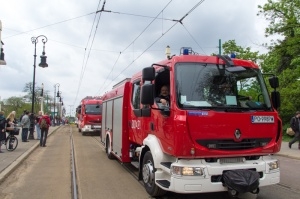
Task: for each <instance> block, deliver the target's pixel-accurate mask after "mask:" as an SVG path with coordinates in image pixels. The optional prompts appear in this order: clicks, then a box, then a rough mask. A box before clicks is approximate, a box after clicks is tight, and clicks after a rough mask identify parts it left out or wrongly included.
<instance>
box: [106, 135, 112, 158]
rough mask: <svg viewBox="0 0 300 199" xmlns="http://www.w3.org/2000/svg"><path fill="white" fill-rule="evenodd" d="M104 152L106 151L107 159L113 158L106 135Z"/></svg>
mask: <svg viewBox="0 0 300 199" xmlns="http://www.w3.org/2000/svg"><path fill="white" fill-rule="evenodd" d="M105 152H106V155H107V157H108V159H111V160H113V159H114V155H113V154H112V149H111V144H110V139H109V137H108V136H107V138H106V144H105Z"/></svg>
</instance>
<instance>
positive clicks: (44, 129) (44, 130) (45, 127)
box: [39, 113, 51, 147]
mask: <svg viewBox="0 0 300 199" xmlns="http://www.w3.org/2000/svg"><path fill="white" fill-rule="evenodd" d="M50 125H51V121H50V117H49V116H48V113H45V115H43V116H42V117H41V118H40V120H39V126H40V128H41V139H40V146H41V147H45V146H46V141H47V136H48V131H49V127H50Z"/></svg>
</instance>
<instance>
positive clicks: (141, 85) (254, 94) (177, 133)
mask: <svg viewBox="0 0 300 199" xmlns="http://www.w3.org/2000/svg"><path fill="white" fill-rule="evenodd" d="M274 79H276V81H275V82H273V80H274ZM225 81H228V82H229V83H231V85H232V90H233V91H234V93H235V94H230V95H229V94H226V95H225V96H224V97H225V101H224V102H222V100H221V99H217V97H214V96H213V95H212V93H213V89H212V87H214V86H216V87H217V91H218V92H220V90H221V87H220V86H221V83H224V82H225ZM269 81H270V84H271V87H272V88H274V91H273V92H272V95H271V96H272V98H271V99H270V97H269V93H268V89H267V87H266V85H265V82H264V78H263V77H262V74H261V71H260V70H259V67H258V66H257V65H256V64H255V63H253V62H251V61H248V60H239V59H230V58H229V57H227V56H200V55H196V54H194V53H192V50H191V49H188V51H186V50H184V49H183V52H182V53H181V55H179V56H173V57H169V58H168V59H166V60H164V61H161V62H158V63H155V64H153V65H152V66H151V67H147V68H144V69H143V71H141V72H139V73H137V74H135V75H133V76H132V78H128V79H125V80H124V81H122V82H120V83H119V84H117V85H115V86H114V87H113V89H112V90H111V91H109V92H107V93H106V94H105V95H103V96H102V99H103V111H102V113H103V115H102V127H103V128H102V131H101V141H102V142H103V143H104V145H105V149H106V153H107V156H108V157H109V158H117V159H118V160H119V161H121V162H124V163H131V164H133V165H134V166H136V167H137V168H138V169H139V179H140V180H143V182H144V185H145V189H146V191H147V192H148V193H149V194H150V195H152V196H158V195H162V194H163V193H164V192H165V191H172V192H178V193H201V192H217V191H226V190H228V191H232V190H234V191H235V192H238V191H239V190H238V188H232V187H231V186H229V184H230V183H227V184H226V183H225V185H224V181H223V179H224V175H225V173H226V171H229V170H230V171H237V170H242V171H243V173H247V172H248V171H249V172H252V171H255V173H256V174H257V175H258V176H259V177H258V178H259V179H257V181H259V186H266V185H271V184H276V183H278V182H279V179H280V171H279V168H278V161H277V160H276V159H273V158H272V157H271V156H269V155H270V154H274V153H277V152H278V151H279V150H280V147H281V138H282V134H281V132H282V123H281V120H280V118H279V116H278V113H277V111H276V109H275V108H277V107H278V106H279V104H280V99H279V93H278V92H277V91H276V87H278V80H277V78H276V77H272V78H270V80H269ZM162 85H168V86H169V88H170V105H169V106H168V107H164V106H161V104H159V103H155V102H154V98H155V96H157V95H158V94H159V90H160V88H161V86H162ZM219 94H220V93H219ZM241 94H248V95H249V99H251V98H252V99H253V101H252V102H251V101H250V100H241V97H240V96H241ZM250 96H251V97H250ZM248 174H249V173H248ZM248 174H245V175H248ZM257 190H258V187H256V188H253V190H247V191H245V192H254V193H257V192H258V191H257ZM235 192H234V193H235ZM240 192H242V191H240Z"/></svg>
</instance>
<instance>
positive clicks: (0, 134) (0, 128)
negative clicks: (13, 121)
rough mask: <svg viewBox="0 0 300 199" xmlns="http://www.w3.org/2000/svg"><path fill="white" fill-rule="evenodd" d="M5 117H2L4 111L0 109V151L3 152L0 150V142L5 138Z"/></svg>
mask: <svg viewBox="0 0 300 199" xmlns="http://www.w3.org/2000/svg"><path fill="white" fill-rule="evenodd" d="M5 127H6V119H5V117H4V112H3V111H0V153H3V151H2V150H1V146H2V142H4V141H5V140H6V131H5Z"/></svg>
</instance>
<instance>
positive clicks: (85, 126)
mask: <svg viewBox="0 0 300 199" xmlns="http://www.w3.org/2000/svg"><path fill="white" fill-rule="evenodd" d="M76 112H77V117H78V124H77V126H78V131H79V132H82V135H86V134H88V133H95V132H100V131H101V122H102V99H101V97H92V96H87V97H85V98H83V99H82V100H81V103H80V105H79V106H78V107H77V108H76Z"/></svg>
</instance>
